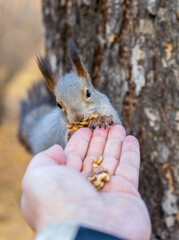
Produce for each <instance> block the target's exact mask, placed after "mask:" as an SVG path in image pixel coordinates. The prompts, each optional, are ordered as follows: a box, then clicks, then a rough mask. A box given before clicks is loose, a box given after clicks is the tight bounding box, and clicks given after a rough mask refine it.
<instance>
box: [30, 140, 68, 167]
mask: <svg viewBox="0 0 179 240" xmlns="http://www.w3.org/2000/svg"><path fill="white" fill-rule="evenodd" d="M65 163H66V156H65V153H64V151H63V148H62V147H61V146H60V145H57V144H56V145H54V146H52V147H50V148H48V149H47V150H45V151H43V152H40V153H38V154H37V155H35V156H34V157H33V159H32V160H31V162H30V164H29V166H28V169H30V168H34V167H38V166H41V165H43V166H45V165H53V164H60V165H64V164H65Z"/></svg>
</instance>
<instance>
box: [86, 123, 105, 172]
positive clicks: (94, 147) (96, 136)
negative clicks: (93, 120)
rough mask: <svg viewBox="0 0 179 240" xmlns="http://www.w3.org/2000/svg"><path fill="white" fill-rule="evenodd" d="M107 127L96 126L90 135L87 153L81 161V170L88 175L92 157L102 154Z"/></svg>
mask: <svg viewBox="0 0 179 240" xmlns="http://www.w3.org/2000/svg"><path fill="white" fill-rule="evenodd" d="M107 135H108V129H105V128H104V127H102V128H99V127H97V128H96V129H95V130H94V132H93V135H92V138H91V142H90V145H89V149H88V152H87V155H86V157H85V159H84V162H83V172H84V173H86V174H87V175H88V173H90V172H91V170H92V164H93V159H95V158H96V157H99V156H101V155H103V151H104V147H105V144H106V139H107Z"/></svg>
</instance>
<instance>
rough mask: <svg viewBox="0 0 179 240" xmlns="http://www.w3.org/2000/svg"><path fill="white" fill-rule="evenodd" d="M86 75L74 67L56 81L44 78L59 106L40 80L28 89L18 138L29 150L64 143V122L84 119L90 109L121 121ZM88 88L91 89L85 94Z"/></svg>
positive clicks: (117, 121)
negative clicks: (88, 93) (58, 105)
mask: <svg viewBox="0 0 179 240" xmlns="http://www.w3.org/2000/svg"><path fill="white" fill-rule="evenodd" d="M72 60H73V58H72ZM74 64H75V63H74ZM81 64H82V63H81ZM44 66H45V65H44ZM43 71H45V70H44V68H43ZM86 76H87V78H84V76H81V75H80V76H79V75H78V72H77V71H75V72H74V71H71V72H70V73H67V74H66V75H64V76H60V77H59V78H57V81H52V82H49V81H51V79H52V78H47V79H46V83H47V86H48V87H49V85H50V87H49V88H50V90H51V89H52V88H53V89H54V91H53V92H54V95H55V97H56V102H57V103H59V104H60V105H61V106H62V109H59V108H58V107H57V106H55V100H54V99H53V98H52V96H51V93H50V92H49V91H47V89H46V88H44V86H43V85H40V84H39V85H38V86H35V87H33V89H31V90H30V91H29V94H28V99H27V100H26V101H23V103H22V106H21V118H20V126H19V138H20V140H21V142H22V143H23V144H24V145H26V147H28V149H30V150H31V152H32V153H34V154H36V153H38V152H40V151H43V150H45V149H47V148H49V147H50V146H52V145H54V144H60V145H61V146H62V147H65V144H66V139H67V134H68V131H69V130H68V129H67V128H66V127H67V124H68V123H77V122H79V121H85V120H87V119H88V118H89V116H90V115H91V114H92V113H97V114H99V115H102V116H109V115H112V116H113V122H114V124H121V121H120V119H119V117H118V114H117V112H116V111H115V110H114V108H113V106H112V105H111V103H110V101H109V99H108V98H107V97H106V96H105V95H104V94H102V93H100V92H98V91H97V90H96V89H95V88H94V87H93V86H92V83H91V80H90V78H89V75H88V73H86ZM87 89H88V90H89V91H90V93H91V96H90V97H88V98H87V97H86V90H87Z"/></svg>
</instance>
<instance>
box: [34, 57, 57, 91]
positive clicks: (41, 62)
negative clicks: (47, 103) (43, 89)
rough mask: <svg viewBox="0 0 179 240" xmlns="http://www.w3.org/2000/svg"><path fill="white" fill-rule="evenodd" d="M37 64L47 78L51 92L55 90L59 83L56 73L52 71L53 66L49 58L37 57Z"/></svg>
mask: <svg viewBox="0 0 179 240" xmlns="http://www.w3.org/2000/svg"><path fill="white" fill-rule="evenodd" d="M37 64H38V67H39V69H40V71H41V73H42V75H43V76H44V78H45V82H46V84H47V86H48V88H49V89H50V91H51V92H53V93H54V92H55V86H56V84H57V78H56V77H55V74H54V73H53V71H52V67H51V65H50V63H49V61H48V60H47V59H44V58H42V57H37Z"/></svg>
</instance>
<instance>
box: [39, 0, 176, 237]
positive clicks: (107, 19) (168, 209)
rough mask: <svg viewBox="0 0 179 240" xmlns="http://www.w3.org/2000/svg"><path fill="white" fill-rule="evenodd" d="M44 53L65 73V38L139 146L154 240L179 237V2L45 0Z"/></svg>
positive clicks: (143, 181)
mask: <svg viewBox="0 0 179 240" xmlns="http://www.w3.org/2000/svg"><path fill="white" fill-rule="evenodd" d="M43 20H44V36H45V40H46V54H47V56H48V58H49V59H50V60H51V63H52V65H53V66H54V67H55V68H56V70H57V71H58V72H60V73H65V72H66V71H67V70H68V67H69V65H68V58H67V53H66V42H67V38H68V37H69V36H72V38H73V40H74V41H75V42H76V45H77V47H78V49H79V51H80V53H81V55H82V58H83V61H84V63H85V65H86V67H87V69H88V71H89V73H90V75H91V76H92V79H93V83H94V85H95V86H96V87H97V88H98V89H99V90H101V91H102V92H104V93H106V94H107V95H108V96H109V98H110V99H111V101H112V103H113V104H114V106H115V107H116V109H117V111H118V112H119V114H120V116H121V117H122V119H123V123H124V125H125V126H126V129H127V131H128V133H132V134H133V135H135V136H136V137H137V138H138V139H139V140H140V143H141V151H142V164H141V174H140V192H141V194H142V196H143V198H144V200H145V202H146V204H147V206H148V208H149V212H150V215H151V219H152V225H153V235H152V239H177V236H179V230H178V229H179V228H178V227H177V225H178V222H179V212H178V205H177V203H178V202H177V201H178V197H177V196H178V195H179V181H178V180H179V179H178V178H179V1H178V0H175V1H174V0H133V1H129V0H115V1H112V0H101V1H99V0H94V1H92V0H91V1H90V0H74V1H72V0H66V1H65V0H43Z"/></svg>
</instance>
